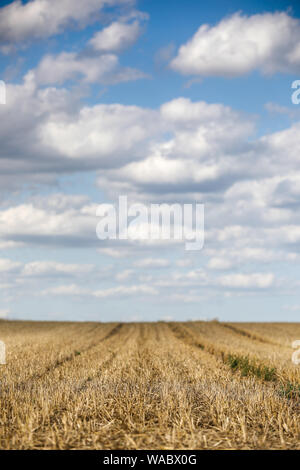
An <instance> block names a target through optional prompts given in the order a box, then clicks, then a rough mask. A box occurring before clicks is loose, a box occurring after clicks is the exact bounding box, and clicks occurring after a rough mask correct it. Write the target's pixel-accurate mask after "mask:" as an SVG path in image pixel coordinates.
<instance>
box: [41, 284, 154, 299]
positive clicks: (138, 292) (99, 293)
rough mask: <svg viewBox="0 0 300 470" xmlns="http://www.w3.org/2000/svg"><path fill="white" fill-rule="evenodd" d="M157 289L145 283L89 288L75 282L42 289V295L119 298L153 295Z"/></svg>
mask: <svg viewBox="0 0 300 470" xmlns="http://www.w3.org/2000/svg"><path fill="white" fill-rule="evenodd" d="M157 293H158V292H157V290H156V289H155V288H153V287H150V286H146V285H142V284H140V285H131V286H123V285H119V286H115V287H110V288H107V289H99V290H91V289H87V288H82V287H81V286H77V285H75V284H70V285H66V286H58V287H54V288H50V289H46V290H44V291H43V294H44V295H59V296H61V295H63V296H65V295H67V296H69V295H70V296H90V297H95V298H98V299H105V298H121V297H131V296H149V295H150V296H153V295H157Z"/></svg>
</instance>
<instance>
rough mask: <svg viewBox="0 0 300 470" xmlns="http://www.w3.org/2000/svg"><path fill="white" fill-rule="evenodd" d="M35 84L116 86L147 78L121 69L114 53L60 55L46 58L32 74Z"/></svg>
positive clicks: (138, 72)
mask: <svg viewBox="0 0 300 470" xmlns="http://www.w3.org/2000/svg"><path fill="white" fill-rule="evenodd" d="M34 74H35V80H36V81H37V83H38V84H41V85H45V84H47V85H48V84H63V83H64V82H66V81H67V80H76V79H82V81H83V82H84V83H101V84H110V85H113V84H116V83H121V82H127V81H130V80H138V79H140V78H147V75H146V74H144V73H143V72H141V71H139V70H136V69H133V68H130V67H121V66H120V64H119V59H118V57H117V56H116V55H115V54H102V55H96V56H91V57H90V56H80V55H79V54H77V53H74V52H62V53H60V54H58V55H57V56H53V55H47V56H45V57H44V58H43V59H42V61H41V62H40V64H39V65H38V67H37V68H36V70H35V71H34Z"/></svg>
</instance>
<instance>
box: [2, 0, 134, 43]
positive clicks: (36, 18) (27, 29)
mask: <svg viewBox="0 0 300 470" xmlns="http://www.w3.org/2000/svg"><path fill="white" fill-rule="evenodd" d="M126 3H128V4H130V3H132V2H131V1H130V0H85V1H84V2H83V1H82V0H31V1H29V2H27V3H25V4H24V3H23V2H21V1H20V0H15V1H13V2H12V3H10V4H9V5H6V6H4V7H2V8H1V9H0V42H3V43H19V42H22V41H27V40H32V39H38V38H47V37H49V36H52V35H55V34H58V33H61V32H62V31H63V30H64V29H65V28H66V27H70V26H73V25H74V24H77V25H80V26H83V25H86V24H87V23H88V22H94V21H96V20H97V19H98V18H99V16H98V13H99V12H100V11H101V9H103V8H104V7H106V6H108V7H111V6H114V5H120V4H126Z"/></svg>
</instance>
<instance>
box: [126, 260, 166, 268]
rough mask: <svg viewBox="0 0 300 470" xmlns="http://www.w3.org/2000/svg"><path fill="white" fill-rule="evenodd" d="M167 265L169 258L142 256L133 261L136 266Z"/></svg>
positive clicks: (161, 266)
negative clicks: (142, 257)
mask: <svg viewBox="0 0 300 470" xmlns="http://www.w3.org/2000/svg"><path fill="white" fill-rule="evenodd" d="M169 265H170V262H169V260H167V259H164V258H144V259H140V260H139V261H136V262H135V263H134V266H136V267H137V268H166V267H168V266H169Z"/></svg>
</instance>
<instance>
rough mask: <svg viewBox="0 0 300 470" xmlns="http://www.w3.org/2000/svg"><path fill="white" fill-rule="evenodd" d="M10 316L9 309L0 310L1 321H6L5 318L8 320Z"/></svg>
mask: <svg viewBox="0 0 300 470" xmlns="http://www.w3.org/2000/svg"><path fill="white" fill-rule="evenodd" d="M9 314H10V310H9V309H5V308H1V309H0V319H1V320H4V319H5V318H7V317H8V315H9Z"/></svg>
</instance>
